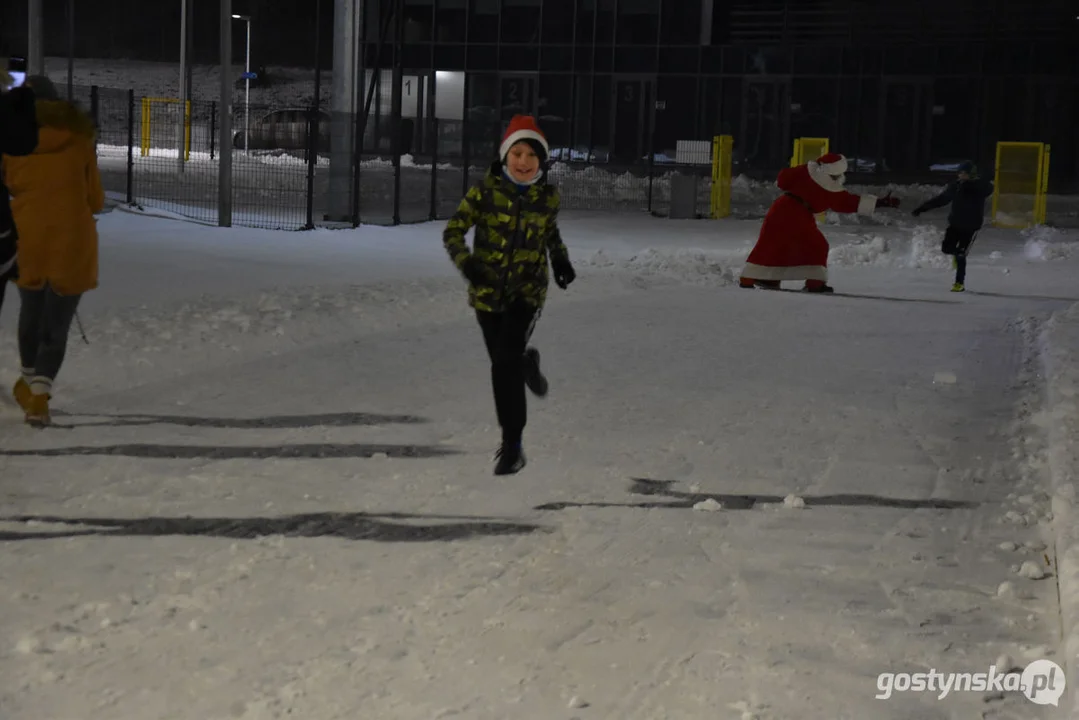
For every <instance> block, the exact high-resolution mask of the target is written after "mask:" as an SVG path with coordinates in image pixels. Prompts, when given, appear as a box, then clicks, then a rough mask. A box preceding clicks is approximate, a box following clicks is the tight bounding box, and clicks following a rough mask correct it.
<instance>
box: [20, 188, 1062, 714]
mask: <svg viewBox="0 0 1079 720" xmlns="http://www.w3.org/2000/svg"><path fill="white" fill-rule="evenodd" d="M934 220H935V222H925V221H924V218H923V220H920V221H918V222H914V221H913V220H911V219H910V218H909V215H906V214H905V213H891V214H888V215H884V216H882V217H881V218H878V219H876V220H864V219H851V218H842V219H835V218H833V219H831V220H830V221H828V222H826V223H825V224H824V225H823V229H824V231H825V233H826V234H827V235H828V237H829V239H830V241H831V243H832V252H831V256H830V265H831V283H832V284H833V285H834V286H835V287H836V289H837V291H838V292H839V293H842V294H840V295H836V296H809V295H805V294H802V293H788V292H770V291H764V290H743V289H740V288H739V287H738V286H737V278H738V274H739V272H740V269H741V265H742V263H743V262H744V261H745V257H746V255H747V254H748V252H749V249H750V247H751V246H752V244H753V242H754V240H755V238H756V235H757V232H758V230H759V227H760V220H759V219H737V218H735V219H728V220H721V221H704V220H702V221H674V220H665V219H660V218H654V217H651V216H649V215H647V214H643V213H642V214H639V215H629V216H627V215H625V214H622V215H611V214H602V213H575V212H567V213H566V214H565V216H564V218H563V220H562V224H563V234H564V236H565V239H566V241H567V243H568V244H569V246H570V248H571V253H572V257H573V258H574V260H575V262H576V265H577V269H578V275H579V277H578V281H577V282H576V283H575V284H574V285H573V286H571V287H570V289H569V290H568V291H567V292H562V291H559V290H558V289H556V288H552V290H551V295H550V302H549V305H548V307H547V309H546V310H545V312H544V314H543V317H542V319H541V321H540V323H539V327H538V330H537V334H536V337H535V342H536V344H537V345H538V347H539V348H540V349H541V350H542V352H543V363H544V367H545V370H546V372H547V374H548V376H549V378H550V380H551V387H552V390H551V395H550V396H549V397H548V398H547V399H545V400H543V401H537V400H532V401H530V425H529V428H528V430H527V431H526V436H525V441H526V453H527V454H528V457H529V461H530V462H529V465H528V466H527V467H526V468H525V470H524V471H523V472H522V473H521V474H520V475H517V476H514V477H512V478H508V479H506V478H499V479H496V478H494V477H493V476H492V474H491V467H492V462H491V453H492V452H493V450H494V448H495V443H496V442H497V439H498V437H497V428H496V427H495V426H494V417H493V416H494V411H493V404H492V402H491V399H490V392H489V388H488V383H489V371H488V365H487V361H486V357H485V354H484V351H483V348H482V342H481V340H480V335H479V331H478V328H477V327H476V326H475V322H474V320H473V318H472V316H471V314H470V312H469V310H468V308H467V307H466V305H465V302H464V287H463V282H462V281H461V280H460V278H459V277H458V276H457V274H456V272H455V271H454V269H453V268H452V266H451V265H450V263H449V260H448V259H447V258H446V256H445V253H444V251H443V249H442V247H441V242H440V233H441V229H442V224H441V223H433V224H431V223H428V224H422V225H414V226H404V227H398V228H375V227H367V226H364V227H361V228H359V229H357V230H343V231H329V230H320V231H314V232H309V233H289V232H273V231H259V230H252V229H242V228H236V229H221V228H216V227H209V226H205V225H199V224H195V223H190V222H184V221H178V220H174V219H165V218H160V217H150V216H147V215H146V214H139V213H134V212H130V211H128V210H127V209H124V208H122V207H119V208H117V209H114V210H113V211H112V212H110V213H108V214H106V215H104V216H103V217H102V218H101V219H100V221H99V229H100V231H101V238H102V251H101V287H100V289H98V290H96V291H94V292H93V293H91V294H89V295H88V296H87V297H86V299H85V302H84V304H83V306H82V309H81V320H82V328H83V329H84V330H85V333H86V338H87V340H88V342H84V341H83V339H82V337H81V336H80V334H79V331H78V330H77V329H76V330H75V331H73V334H72V344H71V349H70V354H69V358H68V363H67V366H66V367H65V369H64V371H63V374H62V376H61V378H60V380H59V382H58V383H57V386H56V397H55V401H54V407H55V410H56V413H57V417H56V421H57V427H55V428H53V429H49V430H45V431H36V430H32V429H30V428H28V427H26V426H25V425H23V424H22V422H21V417H20V416H19V414H18V413H17V412H16V411H15V410H14V408H13V407H11V403H10V400H8V399H7V391H6V389H5V391H4V400H3V401H2V403H3V404H0V408H2V410H0V478H2V481H0V498H2V507H3V512H2V518H0V547H2V548H3V552H0V577H3V578H4V581H3V584H2V588H3V589H2V591H0V707H3V708H4V712H3V716H4V719H5V720H31V719H32V720H39V719H40V718H87V717H102V718H105V717H107V718H109V719H110V720H155V719H158V718H161V719H164V718H169V719H170V720H189V719H190V720H207V719H211V718H214V719H216V718H241V719H243V718H247V719H255V718H260V719H261V718H275V717H286V716H288V717H302V718H307V719H310V720H330V719H333V718H342V719H344V718H349V719H353V718H357V717H371V718H376V717H377V718H400V719H412V718H425V719H427V718H448V717H460V718H469V719H470V720H487V719H494V718H507V717H513V718H520V719H522V720H530V719H533V718H535V719H537V720H538V719H540V718H542V719H543V720H550V719H551V718H564V719H565V720H570V718H578V719H579V720H586V719H587V718H612V719H616V718H617V719H618V720H622V719H624V718H665V719H669V720H676V719H681V718H686V719H688V718H694V719H696V718H701V717H718V718H737V719H739V720H747V719H750V718H757V719H759V720H765V719H772V718H775V719H781V718H782V719H785V718H793V717H798V718H812V719H816V718H821V719H829V720H832V719H836V718H859V719H862V718H880V719H881V720H887V719H890V718H896V719H898V718H911V717H918V718H925V719H930V720H932V719H934V718H941V719H943V718H959V717H984V718H1043V717H1053V714H1052V713H1054V712H1055V711H1056V708H1054V707H1053V706H1052V705H1048V706H1042V705H1036V704H1034V703H1032V702H1030V701H1029V700H1028V699H1027V698H1026V697H1024V696H1023V694H1022V693H1020V692H1016V691H1014V690H1012V691H1002V692H997V691H995V690H993V689H992V688H989V689H986V690H984V691H976V690H975V691H967V690H961V689H953V690H952V691H951V692H949V693H947V694H946V695H945V696H944V697H943V698H938V695H939V694H940V693H939V692H912V691H903V690H902V689H901V687H900V686H899V685H895V686H889V687H893V689H894V691H893V692H891V693H890V694H889V695H888V697H887V699H878V697H877V696H878V695H880V694H882V686H881V680H880V676H881V674H882V673H919V672H923V673H928V672H930V671H931V670H933V671H935V672H939V673H985V672H988V671H989V670H990V666H993V665H995V666H996V668H997V670H998V671H1000V672H1011V671H1016V670H1018V671H1021V670H1022V669H1023V668H1024V667H1026V666H1028V664H1030V663H1032V662H1033V661H1037V660H1043V659H1046V660H1053V661H1055V662H1057V663H1059V664H1060V665H1062V666H1064V667H1065V668H1066V670H1067V672H1068V676H1067V677H1068V681H1069V686H1068V693H1067V695H1066V697H1065V698H1062V701H1061V702H1062V707H1063V706H1065V705H1069V706H1070V703H1071V700H1070V698H1071V695H1072V691H1073V690H1074V689H1075V688H1076V687H1079V682H1076V680H1077V676H1076V674H1075V668H1074V662H1073V661H1072V660H1071V659H1070V658H1074V657H1075V656H1076V653H1077V652H1079V644H1077V643H1079V624H1077V623H1079V536H1076V533H1075V530H1074V528H1075V516H1074V515H1073V514H1072V513H1073V510H1072V503H1073V502H1074V501H1075V499H1076V498H1077V497H1079V495H1076V490H1075V487H1074V483H1075V482H1076V467H1077V463H1079V454H1077V451H1076V447H1073V446H1074V445H1075V440H1074V438H1075V437H1076V427H1079V425H1077V424H1076V423H1079V412H1077V407H1079V406H1077V405H1076V400H1075V395H1076V388H1079V375H1077V372H1079V371H1077V370H1076V367H1077V358H1079V310H1077V308H1079V306H1077V304H1076V303H1079V293H1077V292H1076V290H1075V282H1074V277H1075V273H1076V269H1077V268H1076V265H1075V262H1076V261H1075V259H1073V256H1072V254H1071V253H1070V252H1062V249H1064V248H1068V247H1070V246H1072V245H1073V244H1074V243H1076V242H1079V235H1077V234H1076V233H1073V232H1064V231H1060V232H1050V231H1047V230H1038V231H1036V232H1032V233H1021V232H1017V231H1011V230H998V229H993V228H987V229H986V230H985V231H983V233H982V234H981V235H980V236H979V239H978V241H977V243H976V244H975V246H974V250H973V255H972V258H971V261H970V267H969V270H968V279H967V286H968V288H969V290H968V292H967V293H964V294H952V293H949V292H948V288H949V287H950V286H951V282H952V276H951V269H950V264H949V263H948V262H947V259H946V258H942V257H940V256H939V254H938V253H936V252H935V249H936V248H938V246H939V241H940V238H941V236H942V232H943V230H942V225H941V224H940V222H941V221H942V220H943V218H942V217H940V218H935V219H934ZM1032 243H1037V244H1038V247H1039V248H1041V250H1039V252H1038V253H1036V254H1032V253H1031V251H1030V250H1029V248H1030V247H1032ZM17 305H18V303H17V301H15V300H14V299H13V298H11V296H10V295H9V301H8V303H7V304H6V306H5V308H4V311H3V314H2V316H0V332H4V333H5V334H6V336H7V337H8V342H5V343H2V344H0V368H7V369H8V374H7V376H6V379H5V380H4V383H5V385H4V387H5V388H7V387H8V385H10V382H11V381H13V380H14V378H15V373H16V371H17V368H18V361H17V357H16V353H15V350H14V340H13V329H14V321H15V315H16V312H17ZM1047 381H1048V382H1047ZM1058 582H1059V583H1060V589H1061V593H1062V594H1061V596H1060V599H1059V601H1058V594H1057V583H1058ZM1061 618H1063V622H1064V624H1065V628H1066V629H1067V631H1068V633H1069V634H1068V635H1067V638H1066V644H1065V645H1063V646H1062V645H1061V637H1060V626H1061Z"/></svg>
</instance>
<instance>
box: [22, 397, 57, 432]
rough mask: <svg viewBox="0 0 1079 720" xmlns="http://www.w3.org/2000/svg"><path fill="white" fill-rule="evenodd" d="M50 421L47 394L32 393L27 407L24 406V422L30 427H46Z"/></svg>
mask: <svg viewBox="0 0 1079 720" xmlns="http://www.w3.org/2000/svg"><path fill="white" fill-rule="evenodd" d="M51 423H52V418H51V417H50V416H49V395H46V394H33V395H31V396H30V402H29V407H28V408H26V424H27V425H30V426H31V427H46V426H48V425H49V424H51Z"/></svg>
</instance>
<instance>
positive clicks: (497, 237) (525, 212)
mask: <svg viewBox="0 0 1079 720" xmlns="http://www.w3.org/2000/svg"><path fill="white" fill-rule="evenodd" d="M558 207H559V198H558V190H557V189H556V188H555V187H554V186H552V185H548V184H547V183H546V182H543V181H540V182H538V183H536V184H535V185H532V186H530V187H528V188H527V189H525V190H523V191H522V190H521V189H520V188H519V187H518V186H517V185H515V184H513V183H512V182H510V181H509V180H508V179H506V177H505V176H504V175H503V174H502V166H501V165H500V164H495V165H492V166H491V168H490V169H489V170H488V171H487V174H486V175H485V176H484V178H483V180H482V181H481V182H480V183H478V184H476V185H474V186H473V187H472V188H471V189H470V190H469V191H468V193H467V194H466V195H465V197H464V199H463V200H462V201H461V204H460V205H458V207H457V212H455V213H454V215H453V217H451V218H450V221H449V223H447V225H446V230H445V232H444V233H443V234H442V243H443V245H445V246H446V251H447V252H448V253H449V254H450V258H451V259H452V260H453V263H454V265H456V266H457V269H458V270H460V269H462V266H463V264H464V262H465V261H466V260H467V259H468V258H469V257H470V256H474V257H475V258H476V259H477V260H478V261H480V262H481V263H483V265H484V266H486V267H487V268H488V269H489V270H490V271H491V272H490V276H491V281H490V282H489V283H488V282H485V283H483V284H480V285H470V286H469V289H468V303H469V305H471V306H472V307H474V308H475V309H477V310H486V311H488V312H499V311H501V310H502V309H504V308H505V307H506V306H507V305H508V304H509V303H511V302H513V301H524V302H525V303H527V304H529V305H532V306H534V307H537V308H542V307H543V304H544V302H545V301H546V298H547V285H548V283H549V279H548V271H547V263H548V259H547V258H548V253H549V254H550V259H551V261H552V262H557V261H558V260H565V261H568V260H569V252H568V251H567V250H566V245H565V243H563V242H562V236H561V234H560V233H559V232H558ZM472 227H474V228H475V233H474V238H473V241H472V249H471V250H469V248H468V245H467V244H466V243H465V233H467V232H468V230H469V228H472Z"/></svg>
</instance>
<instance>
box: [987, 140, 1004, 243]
mask: <svg viewBox="0 0 1079 720" xmlns="http://www.w3.org/2000/svg"><path fill="white" fill-rule="evenodd" d="M1000 153H1001V145H1000V143H997V156H996V159H995V160H994V164H993V168H994V169H993V209H992V211H991V213H992V214H991V215H990V216H989V217H990V218H992V220H993V224H994V225H996V223H997V209H998V208H999V207H1000Z"/></svg>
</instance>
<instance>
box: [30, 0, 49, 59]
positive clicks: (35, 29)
mask: <svg viewBox="0 0 1079 720" xmlns="http://www.w3.org/2000/svg"><path fill="white" fill-rule="evenodd" d="M43 2H44V0H27V7H26V10H27V16H28V18H27V19H28V20H29V22H28V24H27V38H26V40H27V43H26V44H27V45H28V48H27V50H28V51H27V53H26V74H27V75H44V74H45V20H44V15H43V13H42V8H41V6H42V3H43Z"/></svg>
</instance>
